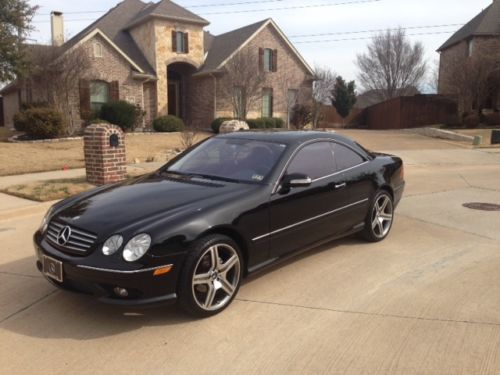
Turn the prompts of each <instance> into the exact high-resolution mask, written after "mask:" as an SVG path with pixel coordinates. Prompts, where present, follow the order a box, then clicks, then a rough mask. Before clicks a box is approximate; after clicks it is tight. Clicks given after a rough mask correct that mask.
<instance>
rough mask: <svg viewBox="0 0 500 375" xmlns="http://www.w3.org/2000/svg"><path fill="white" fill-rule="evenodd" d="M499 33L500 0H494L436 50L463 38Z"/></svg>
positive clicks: (440, 49) (439, 50)
mask: <svg viewBox="0 0 500 375" xmlns="http://www.w3.org/2000/svg"><path fill="white" fill-rule="evenodd" d="M481 35H483V36H490V35H500V1H499V0H494V1H493V4H490V6H489V7H487V8H486V9H484V10H483V11H482V12H481V13H479V14H478V15H477V16H476V17H474V18H473V19H472V20H470V21H469V22H468V23H467V24H466V25H465V26H463V27H462V28H461V29H460V30H458V31H457V32H456V33H455V34H453V35H452V36H451V37H450V38H449V39H448V40H447V41H446V42H445V43H444V44H443V45H442V46H441V47H439V49H438V52H441V51H442V50H445V49H447V48H449V47H451V46H453V45H455V44H457V43H460V42H461V41H463V40H466V39H469V38H470V37H473V36H481Z"/></svg>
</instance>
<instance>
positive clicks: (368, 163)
mask: <svg viewBox="0 0 500 375" xmlns="http://www.w3.org/2000/svg"><path fill="white" fill-rule="evenodd" d="M403 173H404V172H403V162H402V160H401V159H400V158H398V157H396V156H392V155H386V154H381V153H374V152H370V151H367V150H366V149H364V148H363V147H362V146H360V145H359V144H357V143H356V142H354V141H352V140H350V139H348V138H345V137H342V136H340V135H337V134H335V133H331V132H312V131H310V132H291V131H290V132H238V133H232V134H227V135H219V136H216V137H212V138H209V139H207V140H205V141H203V142H201V143H199V144H198V145H196V146H194V147H192V148H191V149H189V150H187V151H185V152H184V153H182V154H180V155H179V156H178V157H176V158H175V159H173V160H171V161H170V162H168V163H167V164H166V165H165V166H163V167H162V168H160V169H159V170H157V171H155V172H153V173H150V174H147V175H144V176H141V177H138V178H135V179H133V180H129V181H125V182H121V183H117V184H112V185H106V186H101V187H98V188H96V189H93V190H90V191H88V192H85V193H83V194H80V195H77V196H75V197H72V198H69V199H66V200H63V201H61V202H58V203H56V204H55V205H54V206H53V207H52V208H51V209H50V210H49V211H48V212H47V214H46V215H45V218H44V219H43V222H42V224H41V226H40V228H39V230H38V231H37V232H36V233H35V235H34V244H35V249H36V257H37V262H36V264H37V267H38V269H39V270H40V271H41V272H42V273H43V275H44V276H45V277H46V278H47V280H49V281H50V282H52V283H53V284H54V285H56V286H57V287H60V288H63V289H67V290H71V291H77V292H83V293H87V294H91V295H94V296H96V297H98V298H99V299H100V300H101V301H103V302H108V303H115V304H122V305H152V304H164V303H171V302H174V301H176V300H178V302H179V304H180V305H181V306H182V307H183V308H184V309H185V310H187V311H188V312H190V313H192V314H194V315H197V316H202V317H203V316H210V315H214V314H216V313H219V312H220V311H222V310H223V309H225V308H226V307H227V306H228V305H229V304H230V303H231V301H232V300H233V298H234V297H235V295H236V294H237V292H238V288H239V286H240V283H241V280H242V278H244V277H245V276H247V275H248V274H251V273H253V272H255V271H257V270H259V269H262V268H263V267H266V266H268V265H271V264H273V263H275V262H277V261H279V260H281V259H283V258H285V257H288V256H290V255H292V254H294V253H297V252H299V251H302V250H305V249H309V248H311V247H314V246H317V245H319V244H322V243H325V242H327V241H331V240H332V239H335V238H339V237H343V236H347V235H350V234H353V233H357V232H359V234H360V235H361V236H362V237H363V238H365V239H366V240H368V241H373V242H375V241H380V240H383V239H384V238H385V237H386V236H387V235H388V233H389V231H390V229H391V226H392V223H393V220H394V208H395V207H396V205H397V204H398V202H399V201H400V199H401V196H402V194H403V188H404V178H403Z"/></svg>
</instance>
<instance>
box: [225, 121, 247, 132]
mask: <svg viewBox="0 0 500 375" xmlns="http://www.w3.org/2000/svg"><path fill="white" fill-rule="evenodd" d="M242 130H250V128H249V127H248V124H247V123H246V122H245V121H240V120H230V121H224V122H223V123H222V125H221V126H220V128H219V133H222V134H224V133H232V132H239V131H242Z"/></svg>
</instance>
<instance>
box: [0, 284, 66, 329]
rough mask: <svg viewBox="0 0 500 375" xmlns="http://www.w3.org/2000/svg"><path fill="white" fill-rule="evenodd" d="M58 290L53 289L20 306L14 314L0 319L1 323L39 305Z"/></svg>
mask: <svg viewBox="0 0 500 375" xmlns="http://www.w3.org/2000/svg"><path fill="white" fill-rule="evenodd" d="M56 292H58V290H57V289H56V290H52V291H50V293H47V294H46V295H44V296H42V297H40V298H38V299H37V300H35V301H33V302H32V303H30V304H29V305H27V306H24V307H22V308H20V309H19V310H17V311H15V312H13V313H12V314H10V315H8V316H6V317H5V318H3V319H2V320H0V324H2V323H3V322H6V321H7V320H9V319H10V318H12V317H14V316H16V315H17V314H19V313H22V312H23V311H26V310H28V309H30V308H31V307H33V306H35V305H37V304H38V303H40V302H42V301H43V300H45V299H46V298H48V297H50V296H51V295H53V294H54V293H56Z"/></svg>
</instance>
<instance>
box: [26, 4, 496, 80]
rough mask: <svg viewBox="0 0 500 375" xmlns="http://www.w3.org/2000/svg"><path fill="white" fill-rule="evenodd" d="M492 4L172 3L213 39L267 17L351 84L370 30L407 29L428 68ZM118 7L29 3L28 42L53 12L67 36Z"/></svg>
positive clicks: (46, 35) (42, 33) (43, 37)
mask: <svg viewBox="0 0 500 375" xmlns="http://www.w3.org/2000/svg"><path fill="white" fill-rule="evenodd" d="M143 1H145V2H146V1H148V0H143ZM157 1H158V0H155V1H154V2H157ZM492 1H493V0H307V1H305V0H177V1H176V3H177V4H179V5H181V6H183V7H186V8H188V9H189V10H191V11H192V12H194V13H196V14H198V15H200V16H202V17H204V18H205V19H207V20H208V21H209V22H210V25H209V26H208V27H207V28H206V30H208V31H210V32H211V33H212V34H215V35H217V34H221V33H224V32H227V31H230V30H233V29H236V28H239V27H242V26H245V25H248V24H251V23H253V22H257V21H260V20H263V19H266V18H269V17H271V18H273V19H274V21H275V22H276V23H277V24H278V26H279V27H280V28H281V29H282V30H283V31H284V32H285V34H286V35H287V36H288V37H289V39H290V40H291V42H292V43H293V44H294V45H295V47H296V48H297V49H298V50H299V52H300V53H301V54H302V55H303V56H304V58H305V59H306V61H307V62H308V63H309V64H310V65H311V66H322V67H328V68H330V69H332V70H333V71H335V72H336V73H337V74H339V75H342V76H343V77H344V78H345V79H348V80H353V79H356V75H357V68H356V65H355V60H356V56H357V55H358V54H359V53H363V52H364V51H365V50H366V47H367V44H368V43H369V42H370V37H372V36H373V35H374V34H376V32H374V31H373V30H384V29H387V28H397V27H403V28H408V29H407V31H406V32H407V34H408V36H409V38H410V39H411V41H412V42H417V41H420V42H422V43H423V45H424V47H425V51H426V59H427V60H428V62H429V64H430V65H431V66H432V64H433V63H434V61H436V60H438V59H439V54H438V53H437V52H436V50H437V49H438V48H439V46H440V45H442V44H443V43H444V42H445V41H446V40H447V39H448V38H449V37H450V36H451V35H452V34H453V33H454V32H455V31H456V30H458V29H459V28H460V27H461V26H460V25H463V24H465V23H466V22H468V21H469V20H470V19H472V18H473V17H474V16H475V15H476V14H478V13H479V12H481V10H483V9H484V8H486V7H487V6H488V5H490V4H491V3H492ZM119 2H120V1H117V0H85V1H74V0H71V1H70V0H30V3H31V4H33V5H38V6H39V7H40V8H39V10H38V13H37V15H36V16H35V18H34V19H33V26H34V27H35V28H36V30H35V31H34V32H33V33H32V34H31V35H30V38H31V39H32V42H34V41H36V42H38V43H48V42H49V41H50V15H49V14H50V12H51V11H52V10H57V11H61V12H63V13H64V14H65V16H64V21H65V33H66V35H67V36H69V37H70V36H72V35H75V34H76V33H78V31H80V30H81V29H83V28H84V27H85V26H87V25H88V24H90V23H91V22H92V21H93V20H95V19H96V18H98V17H99V16H101V15H102V14H104V12H105V11H107V10H109V9H110V8H111V7H113V6H115V5H116V4H118V3H119ZM228 4H234V5H228ZM284 8H288V9H284ZM318 34H332V35H318ZM413 34H419V35H413ZM303 35H315V36H308V37H304V36H303ZM353 39H354V40H353Z"/></svg>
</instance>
